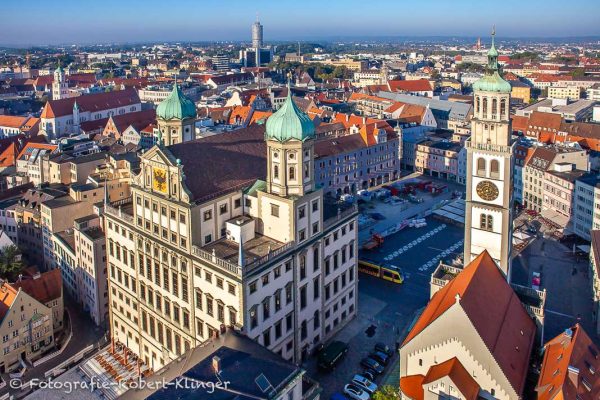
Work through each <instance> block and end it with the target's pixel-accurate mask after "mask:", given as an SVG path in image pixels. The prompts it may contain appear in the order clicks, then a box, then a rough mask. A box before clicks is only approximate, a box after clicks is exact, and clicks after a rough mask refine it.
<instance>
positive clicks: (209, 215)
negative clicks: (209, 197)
mask: <svg viewBox="0 0 600 400" xmlns="http://www.w3.org/2000/svg"><path fill="white" fill-rule="evenodd" d="M211 218H212V211H211V210H208V211H204V220H205V221H208V220H210V219H211Z"/></svg>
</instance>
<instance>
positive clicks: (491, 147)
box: [465, 139, 512, 153]
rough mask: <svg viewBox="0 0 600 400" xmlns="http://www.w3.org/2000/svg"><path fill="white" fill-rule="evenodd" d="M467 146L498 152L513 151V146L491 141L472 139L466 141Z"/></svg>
mask: <svg viewBox="0 0 600 400" xmlns="http://www.w3.org/2000/svg"><path fill="white" fill-rule="evenodd" d="M465 147H466V148H469V149H473V150H482V151H494V152H497V153H510V152H512V147H511V146H502V145H499V144H490V143H473V142H471V139H469V140H467V141H466V142H465Z"/></svg>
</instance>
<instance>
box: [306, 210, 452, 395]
mask: <svg viewBox="0 0 600 400" xmlns="http://www.w3.org/2000/svg"><path fill="white" fill-rule="evenodd" d="M426 222H427V226H425V227H421V228H405V229H404V230H402V231H400V232H398V233H396V234H393V235H391V236H388V237H386V238H385V240H384V243H383V245H382V246H381V247H380V248H378V249H376V250H374V251H370V252H360V256H361V257H366V258H371V259H375V260H386V259H387V260H386V262H389V263H390V264H393V265H397V266H399V267H401V268H402V271H403V274H404V276H405V281H404V283H403V284H395V283H390V282H387V281H384V280H381V279H379V278H375V277H372V276H369V275H365V274H362V273H361V274H360V275H359V283H358V287H359V296H358V316H357V317H356V318H355V319H354V320H352V321H351V322H350V323H349V324H348V326H346V327H345V328H344V329H343V330H342V331H341V332H339V333H338V334H337V335H336V337H335V340H341V341H343V342H346V343H348V345H349V347H350V350H349V351H348V354H347V355H346V356H345V358H344V359H343V360H342V361H341V362H340V363H339V364H338V366H337V367H336V368H335V369H334V370H333V371H331V372H322V371H319V370H318V368H317V366H316V357H312V358H310V359H309V360H308V361H307V362H306V363H305V365H304V367H305V368H306V369H307V370H308V372H309V375H310V376H312V377H314V378H315V379H316V380H317V381H319V382H320V383H321V386H322V387H323V393H322V395H321V398H322V399H329V398H330V396H331V395H332V394H333V393H335V392H342V390H343V387H344V385H345V384H346V383H348V382H349V381H350V380H351V379H352V377H353V376H354V374H356V373H360V372H362V371H363V368H362V367H361V366H360V361H361V359H362V358H364V357H366V356H367V355H368V354H369V353H370V352H371V351H372V350H373V347H374V345H375V344H376V343H377V342H383V343H385V344H387V345H388V346H389V347H390V348H395V345H396V342H398V341H401V340H402V339H403V337H404V335H405V334H406V333H407V329H408V327H409V325H410V324H411V323H412V322H413V320H414V318H415V316H416V315H417V312H418V311H419V310H421V309H422V308H423V307H425V305H426V304H427V301H428V300H429V279H430V275H431V272H432V271H433V269H434V268H435V266H436V265H437V264H438V263H439V260H440V258H446V259H449V258H452V257H453V256H455V255H458V254H461V253H462V239H463V229H462V228H461V227H457V226H453V225H446V224H443V223H442V222H439V221H437V220H435V219H433V218H427V219H426ZM388 223H389V222H388ZM450 249H452V250H451V251H450ZM443 254H445V255H444V256H442V255H443ZM397 362H398V356H397V355H394V358H393V359H392V361H391V362H390V364H389V365H388V366H387V367H386V371H385V372H384V374H382V375H381V376H380V377H379V378H378V379H377V380H376V383H377V384H378V385H380V384H381V382H382V381H387V382H395V384H396V385H397V384H398V381H399V377H398V367H397Z"/></svg>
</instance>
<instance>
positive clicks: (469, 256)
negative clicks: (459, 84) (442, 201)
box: [464, 29, 513, 281]
mask: <svg viewBox="0 0 600 400" xmlns="http://www.w3.org/2000/svg"><path fill="white" fill-rule="evenodd" d="M494 37H495V29H494V31H493V32H492V45H491V47H490V50H489V51H488V65H487V69H486V72H485V76H484V77H483V78H481V79H480V80H478V81H477V82H475V83H474V84H473V95H474V101H475V103H474V114H473V118H472V120H471V138H470V139H469V140H468V141H467V143H466V149H467V198H466V213H465V253H464V264H465V265H468V264H469V263H470V262H471V261H472V260H473V259H474V258H476V257H477V256H478V255H479V254H480V253H481V252H482V251H484V250H487V251H488V252H489V253H490V255H491V256H492V258H493V259H494V260H495V261H496V263H497V264H498V267H499V268H500V270H501V271H502V272H503V273H504V275H505V276H506V279H507V280H509V281H510V266H511V251H512V205H513V202H512V190H513V149H512V146H511V125H510V117H509V106H510V92H511V86H510V84H509V83H508V82H506V81H505V80H504V79H502V77H501V76H500V73H499V69H498V51H497V50H496V46H495V43H494Z"/></svg>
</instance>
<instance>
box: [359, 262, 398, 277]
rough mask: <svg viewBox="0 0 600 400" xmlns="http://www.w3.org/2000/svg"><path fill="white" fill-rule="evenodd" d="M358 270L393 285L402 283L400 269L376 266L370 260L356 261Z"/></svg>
mask: <svg viewBox="0 0 600 400" xmlns="http://www.w3.org/2000/svg"><path fill="white" fill-rule="evenodd" d="M358 270H359V271H360V272H362V273H365V274H369V275H372V276H376V277H377V278H381V279H385V280H386V281H390V282H394V283H402V282H404V277H403V276H402V271H400V268H398V267H396V266H393V265H389V264H376V263H375V262H374V261H370V260H361V259H359V260H358Z"/></svg>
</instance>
